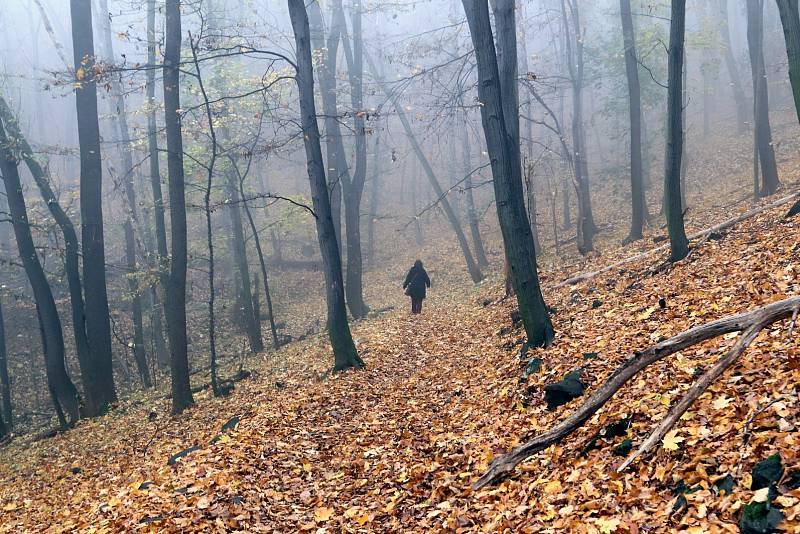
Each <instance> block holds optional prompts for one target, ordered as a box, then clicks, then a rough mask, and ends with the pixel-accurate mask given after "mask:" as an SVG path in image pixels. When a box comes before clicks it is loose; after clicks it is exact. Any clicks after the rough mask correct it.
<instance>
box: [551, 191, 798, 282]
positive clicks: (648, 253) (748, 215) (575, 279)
mask: <svg viewBox="0 0 800 534" xmlns="http://www.w3.org/2000/svg"><path fill="white" fill-rule="evenodd" d="M798 197H800V193H793V194H791V195H789V196H787V197H783V198H781V199H779V200H776V201H775V202H772V203H770V204H766V205H764V206H761V207H760V208H756V209H753V210H750V211H747V212H745V213H742V214H741V215H737V216H736V217H733V218H732V219H728V220H727V221H724V222H721V223H720V224H718V225H716V226H711V227H709V228H706V229H704V230H700V231H699V232H695V233H693V234H690V235H689V236H688V238H689V240H693V239H698V238H702V237H705V236H707V235H710V234H712V233H715V232H717V233H719V232H721V231H723V230H726V229H728V228H730V227H731V226H734V225H736V224H739V223H740V222H742V221H744V220H747V219H750V218H751V217H755V216H756V215H760V214H761V213H764V212H765V211H768V210H770V209H772V208H776V207H778V206H782V205H784V204H788V203H789V202H792V201H793V200H797V199H798ZM668 249H669V243H667V244H665V245H660V246H658V247H655V248H651V249H650V250H646V251H644V252H641V253H639V254H634V255H633V256H630V257H628V258H625V259H623V260H620V261H618V262H615V263H612V264H611V265H606V266H605V267H603V268H601V269H598V270H596V271H591V272H588V273H581V274H578V275H576V276H573V277H571V278H567V279H566V280H563V281H561V282H559V283H557V284H556V285H555V286H554V287H564V286H571V285H575V284H578V283H580V282H585V281H586V280H591V279H592V278H594V277H596V276H599V275H601V274H604V273H607V272H608V271H613V270H614V269H617V268H619V267H621V266H623V265H625V264H627V263H631V262H633V261H637V260H641V259H643V258H646V257H648V256H651V255H653V254H657V253H659V252H664V251H666V250H668Z"/></svg>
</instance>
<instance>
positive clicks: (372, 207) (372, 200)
mask: <svg viewBox="0 0 800 534" xmlns="http://www.w3.org/2000/svg"><path fill="white" fill-rule="evenodd" d="M380 147H381V130H380V129H377V131H376V133H375V148H374V149H373V150H374V152H373V154H372V183H371V184H370V187H369V219H368V220H367V261H368V262H369V263H370V265H371V264H373V262H374V261H375V219H376V218H377V217H378V201H379V197H380V196H379V191H380V183H381V181H380V177H381V168H380V165H381V160H380Z"/></svg>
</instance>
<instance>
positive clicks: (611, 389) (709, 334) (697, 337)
mask: <svg viewBox="0 0 800 534" xmlns="http://www.w3.org/2000/svg"><path fill="white" fill-rule="evenodd" d="M798 306H800V297H791V298H788V299H785V300H781V301H778V302H774V303H772V304H768V305H766V306H764V307H761V308H757V309H755V310H751V311H749V312H744V313H739V314H736V315H731V316H728V317H724V318H722V319H717V320H716V321H712V322H710V323H706V324H704V325H701V326H695V327H693V328H690V329H689V330H686V331H684V332H681V333H680V334H678V335H676V336H673V337H671V338H669V339H666V340H664V341H662V342H660V343H657V344H656V345H652V346H650V347H648V348H646V349H644V350H643V351H640V352H636V353H634V355H633V356H632V357H631V358H629V359H628V360H627V361H626V362H625V363H623V364H622V365H620V366H619V367H618V368H617V369H616V370H615V371H614V372H613V373H612V374H611V376H610V377H609V378H608V379H607V380H606V382H605V383H604V384H603V385H602V386H600V388H599V389H598V390H597V391H596V392H595V393H594V394H592V396H591V397H589V398H588V399H587V400H586V402H584V403H583V404H582V405H581V406H580V407H579V408H578V409H577V410H576V411H575V412H574V413H573V414H572V415H571V416H569V417H567V418H566V419H564V420H563V421H561V422H560V423H559V424H557V425H556V426H554V427H553V428H552V429H550V430H548V431H547V432H545V433H543V434H540V435H538V436H535V437H534V438H533V439H531V440H530V441H528V442H526V443H523V444H522V445H520V446H519V447H516V448H514V449H512V450H511V451H510V452H509V453H507V454H504V455H502V456H499V457H497V458H495V459H494V461H493V462H492V464H491V465H490V466H489V469H487V470H486V472H485V473H484V474H483V475H481V477H480V478H479V479H478V480H476V481H475V482H474V483H473V485H472V487H473V489H475V490H477V489H480V488H483V487H484V486H487V485H489V484H494V483H497V482H499V481H501V480H503V479H504V478H505V477H506V476H508V474H509V473H510V472H512V471H513V470H514V468H516V466H517V465H519V464H520V463H521V462H523V461H524V460H525V459H526V458H528V457H529V456H532V455H533V454H535V453H537V452H539V451H542V450H544V449H546V448H547V447H549V446H550V445H553V444H554V443H558V442H559V441H561V440H562V439H563V438H565V437H566V436H568V435H570V434H571V433H572V432H574V431H575V430H577V429H578V428H580V427H581V426H582V425H583V424H584V423H585V422H586V421H588V420H589V418H590V417H592V415H594V413H595V412H597V410H599V409H600V408H601V407H602V406H603V405H605V403H606V402H607V401H608V400H609V399H610V398H611V397H612V396H614V394H615V393H616V392H617V391H618V390H619V389H620V388H621V387H622V386H623V385H625V383H626V382H628V380H630V379H631V378H633V377H634V376H635V375H636V374H637V373H639V371H641V370H643V369H645V368H646V367H648V366H649V365H651V364H653V363H655V362H657V361H659V360H661V359H663V358H665V357H667V356H669V355H671V354H674V353H676V352H679V351H681V350H683V349H685V348H687V347H690V346H692V345H695V344H697V343H701V342H703V341H706V340H709V339H713V338H715V337H718V336H721V335H723V334H727V333H730V332H741V331H747V332H748V335H749V329H751V328H753V327H755V326H757V325H762V326H761V327H760V328H759V330H760V329H761V328H763V327H764V326H765V325H767V324H770V323H773V322H775V321H779V320H781V319H784V318H787V317H790V316H791V315H792V313H794V310H795V309H796V308H797V307H798ZM756 333H757V332H756ZM744 338H745V336H742V339H744ZM751 341H752V340H751ZM748 344H749V342H748ZM744 348H746V345H745V347H743V349H744ZM732 351H733V349H732ZM729 355H730V354H729ZM722 370H723V371H724V369H722ZM681 413H682V412H681ZM679 417H680V416H679Z"/></svg>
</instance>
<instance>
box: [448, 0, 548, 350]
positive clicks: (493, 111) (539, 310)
mask: <svg viewBox="0 0 800 534" xmlns="http://www.w3.org/2000/svg"><path fill="white" fill-rule="evenodd" d="M463 3H464V11H465V12H466V14H467V22H468V24H469V29H470V35H471V36H472V43H473V46H474V48H475V59H476V62H477V65H478V98H479V99H480V101H481V103H482V106H481V119H482V122H483V130H484V133H485V135H486V146H487V149H488V151H489V158H490V160H491V165H492V176H493V178H494V180H493V183H494V191H495V198H496V199H497V202H496V204H497V215H498V218H499V219H500V229H501V231H502V234H503V243H504V245H505V250H506V258H507V260H508V263H509V265H510V268H511V271H512V276H511V279H512V281H513V284H514V289H515V292H516V294H517V302H518V304H519V311H520V315H521V316H522V322H523V324H524V326H525V332H526V334H527V336H528V343H529V344H530V345H531V346H546V345H549V344H550V342H551V341H552V339H553V337H554V333H553V326H552V324H551V323H550V317H549V315H548V313H547V308H546V306H545V304H544V299H543V298H542V292H541V289H540V287H539V277H538V274H537V272H536V252H535V250H534V246H533V235H532V234H531V227H530V223H529V222H528V217H527V216H526V214H525V201H524V197H523V191H522V168H521V163H520V158H519V143H518V139H519V138H518V137H516V138H515V137H514V135H513V134H512V133H511V132H509V131H508V128H507V125H508V124H509V121H508V119H506V117H505V110H506V109H509V110H512V112H513V113H514V114H515V116H516V113H517V111H516V110H517V109H518V103H517V102H512V105H508V103H507V102H506V103H505V105H504V102H503V99H504V98H512V99H513V98H514V95H515V94H516V92H515V91H510V90H506V91H503V89H502V87H503V84H502V81H501V77H500V76H501V74H500V71H499V70H498V65H497V56H496V54H495V50H494V41H493V39H492V30H491V23H490V22H489V6H488V5H487V1H486V0H463ZM513 13H514V4H513V1H512V0H497V9H496V14H497V15H499V16H500V19H501V20H499V21H497V27H498V32H499V31H501V30H500V29H501V28H503V27H508V28H512V29H513V28H515V25H514V24H513V22H512V21H513ZM512 33H514V32H512ZM501 38H503V39H506V41H505V43H504V45H503V49H504V54H506V59H505V60H506V61H508V58H509V57H510V56H509V54H510V50H511V47H512V46H513V48H514V49H516V43H515V42H514V37H513V35H512V36H508V35H504V36H501ZM512 43H513V44H512ZM514 55H516V54H514ZM506 73H507V71H506ZM513 121H514V119H512V121H511V122H512V124H513ZM517 135H518V134H517ZM515 139H516V140H517V142H515Z"/></svg>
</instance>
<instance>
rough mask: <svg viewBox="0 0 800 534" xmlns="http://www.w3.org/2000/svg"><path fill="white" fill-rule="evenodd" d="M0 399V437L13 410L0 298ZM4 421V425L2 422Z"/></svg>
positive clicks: (10, 423)
mask: <svg viewBox="0 0 800 534" xmlns="http://www.w3.org/2000/svg"><path fill="white" fill-rule="evenodd" d="M0 393H2V395H0V399H2V401H3V406H2V409H3V411H2V417H0V439H2V437H3V436H4V435H5V434H7V433H8V432H10V431H11V428H12V427H13V426H14V412H13V409H12V407H11V380H9V378H8V353H7V352H6V330H5V323H4V322H3V302H2V300H0ZM3 421H5V425H4V424H3Z"/></svg>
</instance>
